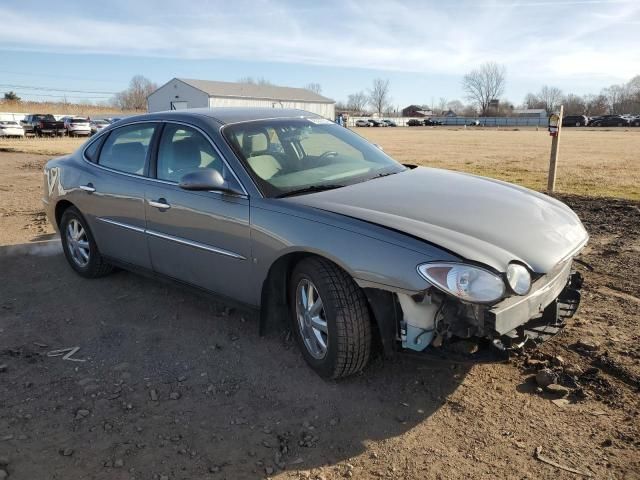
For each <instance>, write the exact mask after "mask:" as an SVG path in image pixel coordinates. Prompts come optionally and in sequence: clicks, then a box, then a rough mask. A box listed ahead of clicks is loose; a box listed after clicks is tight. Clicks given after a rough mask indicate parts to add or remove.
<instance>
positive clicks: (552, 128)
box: [547, 105, 564, 193]
mask: <svg viewBox="0 0 640 480" xmlns="http://www.w3.org/2000/svg"><path fill="white" fill-rule="evenodd" d="M563 113H564V105H560V115H559V116H558V115H555V114H553V115H551V117H549V134H550V135H551V157H550V158H549V177H548V179H547V191H548V192H549V193H553V191H554V190H555V188H556V170H557V167H558V153H559V151H560V133H561V132H562V116H563Z"/></svg>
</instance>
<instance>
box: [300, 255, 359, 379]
mask: <svg viewBox="0 0 640 480" xmlns="http://www.w3.org/2000/svg"><path fill="white" fill-rule="evenodd" d="M289 298H290V306H291V309H290V310H291V312H292V327H293V331H294V334H295V336H296V340H297V342H298V345H299V346H300V350H301V351H302V355H303V357H304V359H305V360H306V362H307V363H308V364H309V366H310V367H311V368H312V369H313V370H314V371H315V372H316V373H318V375H320V376H321V377H324V378H334V379H335V378H341V377H346V376H349V375H352V374H354V373H357V372H359V371H361V370H362V369H363V368H364V367H365V366H366V364H367V362H368V361H369V356H370V353H371V319H370V317H369V309H368V305H367V301H366V298H365V296H364V293H363V292H362V290H361V289H360V288H359V287H358V285H356V283H355V282H354V281H353V279H352V278H351V277H350V276H349V275H348V274H347V273H346V272H345V271H344V270H342V269H341V268H339V267H338V266H336V265H334V264H333V263H331V262H329V261H327V260H325V259H321V258H308V259H305V260H302V261H301V262H300V263H299V264H298V265H296V267H295V269H294V271H293V273H292V276H291V281H290V290H289Z"/></svg>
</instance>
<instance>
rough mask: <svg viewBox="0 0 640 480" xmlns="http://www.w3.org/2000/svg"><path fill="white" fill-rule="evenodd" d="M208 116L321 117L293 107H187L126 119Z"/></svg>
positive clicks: (224, 119) (221, 119) (232, 119)
mask: <svg viewBox="0 0 640 480" xmlns="http://www.w3.org/2000/svg"><path fill="white" fill-rule="evenodd" d="M197 117H209V118H212V119H213V120H216V121H217V122H218V123H221V124H229V123H238V122H249V121H252V120H266V119H273V118H322V117H321V116H320V115H316V114H315V113H311V112H307V111H305V110H298V109H293V108H249V107H236V108H231V107H228V108H189V109H186V110H167V111H164V112H155V113H148V114H145V115H137V116H135V117H127V118H126V120H136V121H140V120H158V119H163V118H166V119H173V120H178V119H185V120H186V119H189V118H197Z"/></svg>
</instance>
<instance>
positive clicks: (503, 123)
mask: <svg viewBox="0 0 640 480" xmlns="http://www.w3.org/2000/svg"><path fill="white" fill-rule="evenodd" d="M371 118H372V117H349V119H348V120H347V126H349V127H355V126H356V122H357V121H358V120H370V119H371ZM427 118H430V119H431V120H435V121H438V122H442V125H453V126H455V125H458V126H464V125H473V124H475V123H476V122H479V124H480V126H484V127H541V126H544V127H546V126H547V125H548V123H549V121H548V120H547V117H380V120H382V119H389V120H391V121H393V122H395V123H396V125H398V126H399V127H406V126H407V123H408V122H409V120H414V119H415V120H419V121H423V120H426V119H427Z"/></svg>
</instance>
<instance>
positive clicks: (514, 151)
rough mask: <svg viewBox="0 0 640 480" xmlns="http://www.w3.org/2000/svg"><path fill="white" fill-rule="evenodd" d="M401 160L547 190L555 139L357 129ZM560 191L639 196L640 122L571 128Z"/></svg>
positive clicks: (32, 147) (12, 146)
mask: <svg viewBox="0 0 640 480" xmlns="http://www.w3.org/2000/svg"><path fill="white" fill-rule="evenodd" d="M355 131H356V132H357V133H359V134H361V135H363V136H364V137H366V138H368V139H369V140H371V141H373V142H375V143H377V144H379V145H381V146H382V147H383V148H384V150H385V151H386V152H387V153H389V154H390V155H391V156H393V157H394V158H396V159H397V160H399V161H402V162H405V163H417V164H419V165H426V166H432V167H440V168H448V169H453V170H460V171H464V172H469V173H474V174H478V175H484V176H487V177H493V178H498V179H501V180H506V181H508V182H513V183H517V184H520V185H524V186H526V187H529V188H533V189H535V190H544V189H545V188H546V185H547V183H546V182H547V180H546V178H547V169H548V166H549V151H550V148H551V139H550V137H549V134H548V133H547V132H546V131H544V130H542V129H541V130H539V131H536V130H535V129H520V130H513V129H512V130H497V129H472V128H468V129H463V128H446V127H444V128H439V127H436V128H429V127H425V128H420V127H417V128H358V129H355ZM85 141H86V139H82V138H28V139H0V151H6V152H24V153H34V154H44V155H52V156H54V155H64V154H67V153H70V152H72V151H73V150H75V149H76V148H78V147H79V146H80V145H81V144H82V143H83V142H85ZM557 190H558V191H559V192H561V193H574V194H579V195H589V196H606V197H621V198H629V199H635V200H638V199H640V128H636V129H633V128H629V129H611V130H592V129H569V128H567V129H564V130H563V133H562V138H561V142H560V162H559V165H558V176H557Z"/></svg>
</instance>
